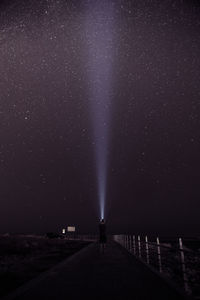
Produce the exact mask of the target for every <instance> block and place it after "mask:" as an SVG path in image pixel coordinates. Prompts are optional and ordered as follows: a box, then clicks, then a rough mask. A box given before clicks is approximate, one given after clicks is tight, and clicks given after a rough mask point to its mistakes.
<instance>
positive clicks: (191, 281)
mask: <svg viewBox="0 0 200 300" xmlns="http://www.w3.org/2000/svg"><path fill="white" fill-rule="evenodd" d="M114 240H115V241H116V242H117V243H119V244H121V245H122V246H123V247H125V248H126V249H127V250H128V251H129V252H130V253H131V254H133V255H134V256H136V257H137V258H139V259H140V260H141V261H142V262H145V263H146V264H147V265H149V266H151V267H153V268H154V269H156V270H157V271H158V272H159V273H161V274H163V275H166V276H167V277H168V278H169V279H171V280H173V283H175V284H176V285H177V286H179V287H180V288H183V289H184V291H185V292H186V293H187V294H188V295H192V296H194V297H195V298H197V299H200V253H199V252H198V251H193V250H190V249H186V248H184V246H183V240H182V238H179V239H176V241H175V242H174V243H173V245H171V244H166V243H161V242H160V238H159V237H156V238H155V239H151V240H150V239H149V238H148V236H145V237H141V236H140V235H138V236H135V235H114Z"/></svg>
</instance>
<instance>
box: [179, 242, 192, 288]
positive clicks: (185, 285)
mask: <svg viewBox="0 0 200 300" xmlns="http://www.w3.org/2000/svg"><path fill="white" fill-rule="evenodd" d="M179 249H180V255H181V267H182V273H183V282H184V289H185V291H186V292H187V293H189V292H190V289H189V286H188V277H187V273H186V266H185V255H184V250H183V242H182V238H179Z"/></svg>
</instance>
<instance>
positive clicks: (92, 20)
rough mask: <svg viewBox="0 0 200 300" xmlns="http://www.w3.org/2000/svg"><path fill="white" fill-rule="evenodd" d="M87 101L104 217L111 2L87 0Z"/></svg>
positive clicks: (110, 88)
mask: <svg viewBox="0 0 200 300" xmlns="http://www.w3.org/2000/svg"><path fill="white" fill-rule="evenodd" d="M86 40H87V53H88V82H89V98H90V99H89V100H90V101H89V102H90V109H91V111H90V112H91V117H92V126H93V133H94V146H95V159H96V162H95V163H96V171H97V188H98V197H99V205H100V217H101V218H104V214H105V198H106V183H107V167H108V161H107V160H108V147H109V128H110V124H109V123H110V103H111V93H112V59H113V55H112V54H113V3H111V1H109V0H101V1H95V0H93V1H90V0H88V1H87V9H86Z"/></svg>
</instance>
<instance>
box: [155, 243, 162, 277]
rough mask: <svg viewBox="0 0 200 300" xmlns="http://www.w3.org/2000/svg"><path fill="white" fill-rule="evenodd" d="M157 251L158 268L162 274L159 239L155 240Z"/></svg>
mask: <svg viewBox="0 0 200 300" xmlns="http://www.w3.org/2000/svg"><path fill="white" fill-rule="evenodd" d="M156 243H157V250H158V266H159V272H160V273H162V261H161V252H160V240H159V237H157V238H156Z"/></svg>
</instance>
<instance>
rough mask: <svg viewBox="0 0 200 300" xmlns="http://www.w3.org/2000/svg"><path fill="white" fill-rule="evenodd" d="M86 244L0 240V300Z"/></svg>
mask: <svg viewBox="0 0 200 300" xmlns="http://www.w3.org/2000/svg"><path fill="white" fill-rule="evenodd" d="M86 245H88V242H83V241H72V240H66V239H48V238H45V237H44V236H41V237H40V236H34V235H33V236H31V235H29V236H25V235H17V236H16V235H14V236H9V235H8V236H0V283H1V284H0V297H2V296H4V295H6V294H8V293H9V292H11V291H13V290H14V289H16V288H17V287H19V286H21V285H23V284H24V283H26V282H28V281H30V280H31V279H33V278H35V277H38V276H39V275H40V274H41V273H42V272H44V271H46V270H48V269H50V268H52V267H53V266H54V265H55V264H57V263H59V262H60V261H62V260H64V259H66V258H67V257H69V256H70V255H72V254H74V253H75V252H77V251H79V250H80V249H81V248H83V247H84V246H86Z"/></svg>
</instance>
